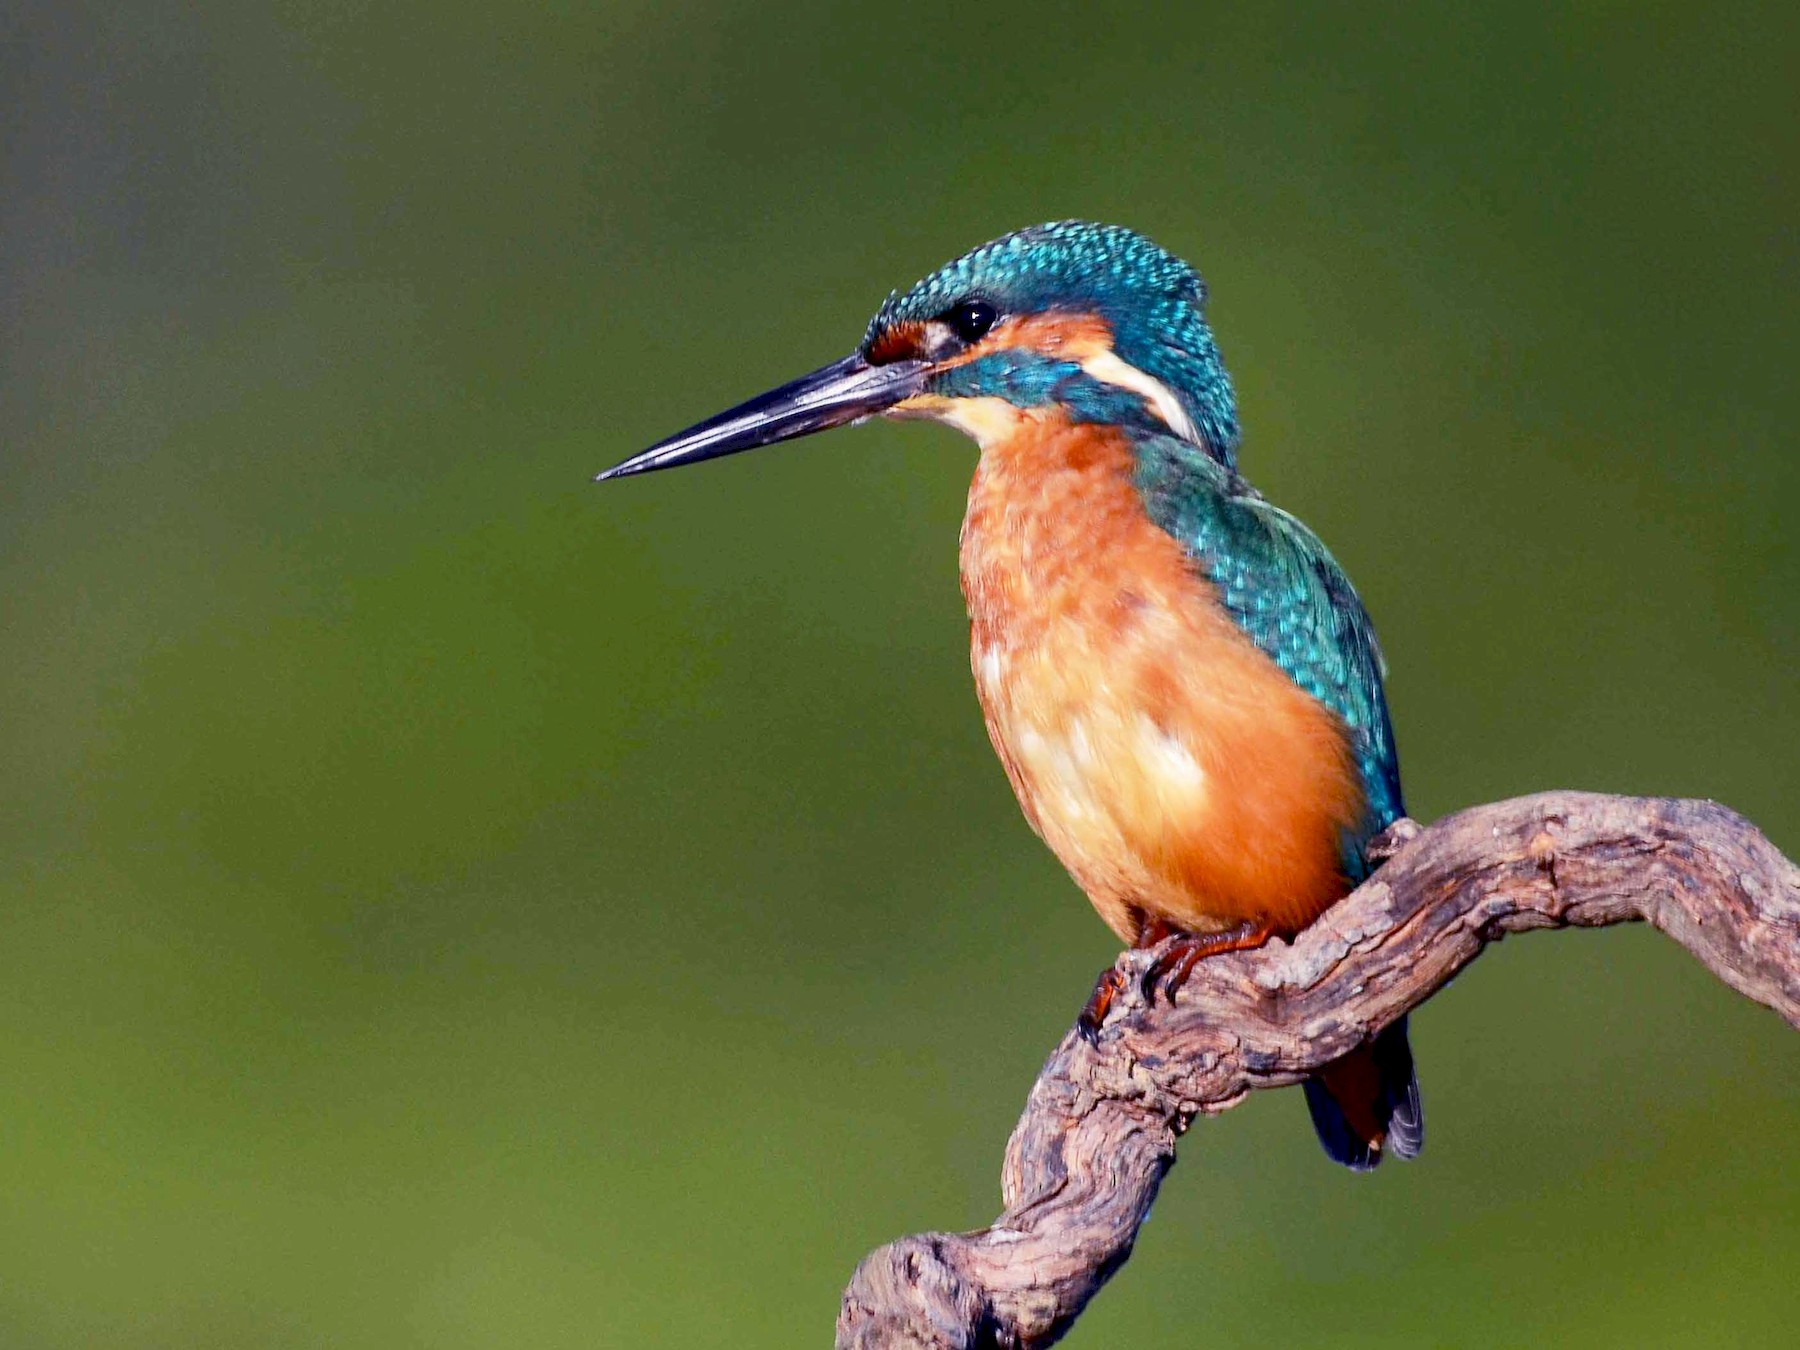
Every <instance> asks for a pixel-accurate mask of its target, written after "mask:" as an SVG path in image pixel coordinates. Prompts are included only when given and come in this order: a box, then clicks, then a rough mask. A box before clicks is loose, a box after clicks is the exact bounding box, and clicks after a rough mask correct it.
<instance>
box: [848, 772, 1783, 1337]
mask: <svg viewBox="0 0 1800 1350" xmlns="http://www.w3.org/2000/svg"><path fill="white" fill-rule="evenodd" d="M1377 851H1378V852H1379V853H1380V854H1381V855H1383V856H1386V857H1387V859H1388V860H1387V861H1386V863H1385V864H1384V865H1383V866H1382V867H1381V869H1380V870H1379V871H1378V872H1377V874H1376V875H1375V876H1374V877H1373V878H1372V879H1371V880H1369V881H1368V882H1366V883H1364V884H1363V885H1362V886H1361V887H1359V888H1358V889H1357V890H1356V892H1355V893H1354V894H1352V895H1350V896H1347V897H1346V898H1345V899H1344V900H1343V901H1341V902H1340V903H1339V904H1337V905H1336V906H1334V907H1333V908H1332V909H1331V910H1330V911H1329V912H1327V913H1326V914H1325V915H1324V916H1323V917H1322V918H1321V919H1320V920H1319V921H1318V922H1317V923H1315V924H1314V925H1313V926H1312V927H1311V928H1309V929H1307V930H1306V931H1305V932H1304V933H1302V934H1301V935H1300V936H1299V937H1298V938H1297V939H1296V940H1295V941H1294V943H1293V945H1292V946H1288V945H1285V944H1281V943H1275V944H1272V945H1271V946H1270V947H1268V948H1265V949H1264V950H1262V951H1259V952H1253V953H1247V954H1244V955H1233V956H1221V957H1216V958H1214V959H1212V960H1208V961H1203V962H1201V963H1200V965H1199V966H1198V967H1196V969H1195V970H1194V973H1193V976H1192V977H1191V978H1190V979H1189V981H1188V983H1187V986H1186V988H1185V989H1184V990H1183V991H1182V993H1181V996H1180V999H1179V1001H1178V1004H1177V1005H1176V1006H1175V1007H1173V1008H1171V1007H1169V1006H1168V1005H1167V1004H1165V1003H1157V1004H1155V1005H1152V1004H1150V1003H1149V1002H1147V1001H1146V999H1145V998H1144V995H1143V993H1142V991H1141V989H1140V987H1139V981H1140V977H1141V976H1142V974H1143V972H1144V970H1145V968H1146V966H1147V964H1148V961H1149V958H1150V955H1151V954H1150V953H1147V952H1138V951H1130V952H1126V953H1125V954H1123V955H1122V956H1120V958H1119V962H1118V965H1119V969H1120V970H1121V971H1122V972H1123V973H1125V974H1126V975H1127V976H1129V977H1130V978H1129V979H1128V980H1127V981H1126V982H1125V987H1126V990H1127V992H1126V993H1125V994H1122V995H1121V996H1120V997H1119V998H1118V999H1116V1000H1115V1001H1114V1004H1113V1007H1112V1010H1111V1012H1110V1013H1109V1015H1108V1017H1107V1020H1106V1022H1105V1024H1104V1025H1103V1026H1102V1027H1101V1029H1100V1032H1099V1035H1098V1036H1097V1037H1096V1038H1095V1039H1094V1040H1092V1041H1089V1040H1088V1039H1086V1038H1084V1037H1082V1036H1081V1035H1079V1034H1078V1033H1076V1032H1074V1031H1071V1032H1070V1033H1069V1034H1068V1035H1067V1036H1065V1037H1064V1038H1063V1041H1062V1044H1061V1045H1059V1046H1058V1047H1057V1048H1056V1051H1055V1053H1053V1054H1052V1055H1051V1056H1050V1059H1049V1062H1048V1063H1046V1064H1045V1065H1044V1068H1043V1072H1042V1073H1041V1074H1039V1076H1038V1080H1037V1083H1036V1085H1035V1086H1034V1087H1033V1088H1032V1091H1031V1097H1030V1100H1029V1101H1028V1102H1027V1103H1026V1106H1025V1114H1024V1116H1023V1117H1022V1118H1021V1119H1020V1121H1019V1124H1018V1127H1017V1128H1016V1129H1014V1131H1013V1135H1012V1139H1011V1140H1010V1141H1009V1142H1008V1144H1007V1147H1006V1162H1005V1169H1004V1173H1003V1177H1002V1194H1003V1197H1004V1199H1005V1202H1006V1211H1005V1212H1004V1213H1003V1214H1001V1216H1000V1217H999V1218H998V1219H996V1220H995V1221H994V1223H993V1225H992V1226H991V1227H988V1228H984V1229H981V1230H980V1231H978V1232H973V1233H961V1234H950V1233H927V1234H923V1235H921V1236H917V1237H909V1238H903V1239H901V1240H900V1241H898V1242H895V1243H891V1244H889V1245H888V1246H886V1247H882V1248H880V1249H878V1250H877V1251H875V1252H874V1253H872V1254H871V1255H870V1256H869V1257H868V1258H867V1259H866V1260H864V1261H863V1263H862V1264H861V1265H860V1266H858V1267H857V1270H856V1274H855V1275H854V1276H853V1277H852V1278H851V1281H850V1287H849V1288H848V1289H846V1290H845V1291H844V1299H843V1306H842V1310H841V1312H840V1313H839V1316H838V1327H837V1344H838V1346H839V1347H840V1350H902V1348H905V1350H927V1348H929V1350H952V1348H954V1350H977V1348H978V1347H994V1348H996V1350H999V1348H1006V1350H1035V1347H1040V1346H1047V1345H1050V1344H1052V1343H1053V1342H1055V1341H1056V1340H1057V1339H1058V1338H1060V1337H1061V1336H1062V1335H1063V1334H1064V1333H1065V1332H1066V1331H1067V1330H1068V1329H1069V1327H1070V1325H1071V1324H1072V1323H1073V1322H1074V1320H1075V1318H1076V1317H1077V1316H1078V1315H1079V1314H1080V1312H1081V1310H1082V1308H1083V1307H1085V1306H1086V1304H1087V1301H1088V1300H1089V1299H1090V1298H1092V1297H1093V1296H1094V1294H1095V1293H1096V1292H1097V1291H1098V1290H1099V1288H1100V1286H1101V1285H1102V1284H1104V1283H1105V1282H1106V1280H1107V1279H1108V1278H1109V1277H1110V1276H1111V1275H1112V1273H1113V1272H1114V1271H1115V1270H1117V1269H1118V1268H1119V1267H1120V1266H1121V1265H1122V1264H1123V1263H1124V1262H1125V1260H1126V1258H1127V1257H1129V1256H1130V1255H1131V1244H1132V1242H1133V1240H1134V1239H1135V1238H1136V1236H1137V1231H1138V1227H1139V1225H1140V1224H1142V1223H1143V1221H1144V1218H1145V1216H1146V1215H1147V1214H1148V1213H1149V1209H1150V1202H1151V1201H1152V1200H1154V1199H1155V1198H1156V1190H1157V1187H1158V1185H1160V1183H1161V1182H1162V1178H1163V1174H1164V1173H1165V1172H1167V1171H1168V1169H1169V1167H1170V1165H1171V1164H1172V1163H1173V1162H1174V1160H1175V1141H1176V1140H1177V1139H1178V1138H1180V1136H1181V1134H1182V1132H1183V1131H1185V1130H1186V1129H1187V1127H1188V1125H1189V1124H1190V1123H1192V1121H1193V1119H1194V1117H1195V1116H1197V1115H1216V1114H1218V1113H1219V1112H1221V1111H1226V1110H1229V1109H1230V1108H1231V1107H1233V1106H1235V1105H1237V1104H1238V1103H1239V1102H1241V1101H1242V1100H1243V1099H1244V1098H1245V1097H1246V1096H1248V1095H1249V1093H1250V1092H1251V1091H1252V1090H1253V1089H1256V1088H1268V1087H1285V1086H1287V1085H1289V1084H1292V1083H1297V1082H1299V1081H1301V1080H1302V1079H1304V1078H1306V1077H1308V1076H1310V1075H1311V1074H1312V1073H1314V1072H1315V1071H1316V1070H1318V1069H1320V1068H1322V1067H1324V1066H1325V1065H1327V1064H1329V1063H1331V1062H1332V1061H1333V1060H1335V1059H1337V1058H1339V1057H1340V1056H1342V1055H1344V1054H1345V1053H1347V1052H1348V1051H1350V1050H1352V1049H1355V1048H1356V1047H1357V1046H1359V1045H1362V1044H1365V1043H1366V1042H1368V1041H1369V1040H1371V1039H1372V1038H1373V1037H1374V1036H1375V1035H1376V1034H1377V1033H1378V1032H1380V1031H1381V1030H1382V1029H1383V1028H1384V1027H1387V1026H1388V1025H1390V1024H1391V1023H1393V1022H1394V1021H1395V1020H1396V1019H1398V1018H1399V1017H1401V1016H1403V1015H1404V1014H1405V1013H1406V1012H1408V1011H1409V1010H1411V1009H1413V1008H1416V1007H1417V1006H1418V1005H1419V1004H1421V1003H1423V1002H1424V1001H1425V1000H1426V999H1428V998H1430V997H1431V996H1432V995H1433V994H1435V993H1436V992H1437V991H1438V990H1440V989H1442V988H1443V987H1444V986H1445V985H1446V984H1448V983H1449V982H1450V980H1451V979H1452V978H1453V977H1454V976H1455V975H1456V974H1457V972H1458V971H1460V970H1461V969H1462V968H1463V967H1464V966H1466V965H1468V964H1469V962H1471V961H1473V960H1474V959H1475V958H1476V957H1477V956H1478V955H1480V953H1481V951H1482V950H1483V948H1485V947H1486V946H1487V945H1488V944H1489V943H1491V942H1496V941H1498V940H1499V939H1500V938H1501V937H1503V936H1504V935H1505V934H1507V933H1520V932H1526V931H1528V930H1530V929H1534V928H1601V927H1605V926H1606V925H1608V924H1615V923H1631V922H1636V921H1642V922H1645V923H1648V924H1651V925H1652V926H1654V927H1656V928H1658V929H1660V930H1661V931H1662V932H1664V933H1667V934H1668V935H1669V936H1670V937H1672V938H1674V939H1675V941H1677V942H1679V943H1680V944H1681V945H1682V946H1683V947H1685V948H1687V950H1688V951H1689V952H1691V953H1692V954H1693V955H1694V957H1695V958H1696V959H1697V960H1698V961H1699V962H1700V963H1701V964H1702V965H1704V966H1705V967H1706V968H1707V969H1708V970H1710V971H1711V972H1712V973H1713V974H1714V975H1716V976H1718V977H1719V978H1720V979H1721V980H1723V981H1725V983H1726V984H1728V985H1730V986H1731V987H1732V988H1733V989H1735V990H1737V991H1738V992H1739V993H1741V994H1743V995H1745V996H1746V997H1748V998H1753V999H1755V1000H1756V1001H1757V1002H1758V1003H1762V1004H1765V1005H1767V1006H1768V1007H1771V1008H1773V1009H1775V1011H1776V1012H1778V1013H1780V1014H1781V1016H1782V1017H1784V1018H1786V1019H1787V1021H1788V1022H1789V1023H1790V1024H1791V1025H1793V1026H1795V1027H1800V868H1796V867H1795V865H1794V864H1793V863H1791V862H1789V861H1788V860H1787V859H1786V858H1785V857H1783V856H1782V855H1781V854H1780V853H1779V852H1778V851H1777V850H1776V849H1775V847H1774V845H1772V844H1770V843H1769V841H1768V840H1767V839H1765V838H1764V837H1763V836H1762V834H1761V833H1760V832H1759V831H1758V830H1757V829H1756V828H1755V827H1754V826H1753V825H1751V824H1750V823H1749V822H1748V821H1746V820H1745V819H1743V817H1741V816H1739V815H1737V814H1736V813H1735V812H1732V811H1729V810H1727V809H1726V808H1724V807H1722V806H1719V805H1717V804H1715V803H1713V802H1705V801H1678V800H1673V799H1666V798H1638V797H1607V796H1599V795H1594V794H1588V793H1577V792H1547V793H1542V794H1539V795H1537V796H1533V797H1520V798H1516V799H1514V800H1512V801H1506V802H1497V803H1494V804H1492V805H1489V806H1479V807H1475V808H1473V809H1471V810H1468V811H1464V812H1461V813H1460V814H1458V815H1454V816H1451V817H1448V818H1447V819H1445V820H1441V821H1438V822H1437V823H1436V824H1434V825H1431V826H1429V827H1427V828H1424V829H1421V828H1420V827H1419V826H1418V825H1416V824H1414V823H1413V822H1412V821H1400V822H1398V823H1397V824H1396V825H1395V826H1394V827H1393V828H1392V829H1390V830H1389V831H1388V833H1387V834H1386V835H1385V836H1383V838H1382V839H1381V840H1378V841H1377Z"/></svg>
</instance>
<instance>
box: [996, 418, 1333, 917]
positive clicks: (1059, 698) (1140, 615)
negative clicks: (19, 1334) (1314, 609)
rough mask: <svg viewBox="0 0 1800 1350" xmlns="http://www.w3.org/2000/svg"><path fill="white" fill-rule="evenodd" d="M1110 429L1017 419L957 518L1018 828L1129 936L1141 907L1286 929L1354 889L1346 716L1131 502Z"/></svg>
mask: <svg viewBox="0 0 1800 1350" xmlns="http://www.w3.org/2000/svg"><path fill="white" fill-rule="evenodd" d="M1131 469H1132V452H1131V448H1130V445H1129V443H1128V442H1127V440H1126V439H1125V437H1124V436H1123V435H1122V434H1121V433H1119V432H1116V431H1114V430H1111V429H1109V428H1105V427H1097V426H1071V425H1069V424H1068V423H1067V421H1065V420H1063V419H1062V418H1060V417H1057V416H1054V415H1052V416H1031V417H1025V418H1021V419H1019V421H1018V423H1017V427H1016V429H1015V430H1014V431H1013V432H1012V434H1010V435H1006V436H1003V437H995V438H993V439H991V440H989V441H988V442H987V444H986V445H985V447H984V449H983V453H982V458H981V464H980V467H979V468H978V469H977V471H976V475H975V481H974V483H973V485H972V486H971V488H970V490H969V509H968V515H967V517H966V518H965V520H964V522H963V536H962V578H963V592H964V595H965V597H966V598H967V600H968V606H969V618H970V637H971V648H972V650H971V662H972V664H973V666H974V670H975V682H976V689H977V691H978V693H979V695H980V698H981V705H982V710H983V711H984V713H985V714H986V716H987V724H988V732H989V734H990V735H991V736H992V738H993V741H994V748H995V749H996V750H997V751H998V752H999V755H1000V759H1001V762H1002V763H1003V764H1004V765H1005V767H1006V772H1007V776H1008V778H1010V779H1011V781H1012V784H1013V788H1014V790H1015V791H1016V792H1017V793H1018V796H1019V801H1020V804H1021V805H1022V806H1023V807H1024V809H1025V814H1026V816H1027V818H1029V819H1030V821H1031V823H1032V825H1033V827H1034V828H1035V829H1036V830H1037V831H1038V833H1039V834H1040V835H1042V836H1043V838H1044V840H1045V842H1046V843H1048V844H1049V845H1050V847H1051V849H1052V850H1054V851H1055V853H1056V855H1057V857H1058V858H1059V859H1061V861H1062V863H1063V865H1064V866H1065V867H1067V868H1068V869H1069V871H1070V873H1071V874H1072V875H1073V876H1074V878H1075V880H1076V882H1077V883H1078V884H1079V885H1080V886H1081V887H1082V889H1083V890H1085V891H1086V892H1087V894H1088V896H1089V898H1090V899H1091V900H1092V901H1093V903H1094V907H1095V908H1096V909H1097V910H1098V911H1099V912H1100V916H1101V917H1102V918H1103V919H1105V920H1106V922H1107V924H1108V925H1109V926H1110V927H1111V928H1112V929H1113V931H1114V932H1116V933H1118V934H1119V936H1120V937H1121V938H1123V939H1124V940H1125V941H1127V942H1131V941H1135V940H1136V938H1137V936H1138V933H1139V930H1140V929H1141V927H1142V926H1143V925H1144V923H1145V922H1146V921H1147V920H1150V919H1154V918H1161V919H1163V920H1165V921H1166V922H1168V923H1170V924H1172V925H1174V926H1176V927H1178V928H1182V929H1185V930H1187V931H1189V932H1196V933H1205V932H1216V931H1221V930H1223V929H1226V928H1230V927H1233V926H1235V925H1236V924H1238V923H1241V922H1244V921H1246V920H1251V921H1266V922H1268V923H1270V924H1271V925H1272V926H1274V927H1275V928H1277V929H1278V930H1281V931H1287V932H1293V931H1297V930H1298V929H1300V928H1302V927H1304V926H1305V925H1306V924H1308V923H1310V922H1311V921H1312V920H1313V919H1314V918H1315V917H1316V916H1317V915H1318V914H1319V913H1320V912H1322V911H1323V910H1324V909H1325V908H1326V907H1327V906H1329V905H1330V904H1331V903H1332V902H1333V901H1334V900H1336V899H1337V898H1338V897H1339V896H1341V895H1342V894H1344V892H1345V891H1346V890H1347V889H1348V885H1347V883H1346V881H1345V880H1344V877H1343V875H1342V871H1341V867H1340V863H1339V860H1338V841H1339V837H1340V833H1341V831H1342V830H1344V829H1345V828H1346V827H1348V826H1349V825H1350V824H1351V823H1352V822H1353V821H1354V820H1356V819H1357V817H1358V815H1359V814H1360V811H1361V808H1362V799H1361V789H1360V785H1359V782H1358V780H1357V777H1356V774H1355V770H1354V766H1353V764H1352V761H1351V757H1350V754H1349V750H1348V743H1347V740H1346V737H1345V733H1344V728H1343V725H1342V723H1341V722H1339V721H1338V719H1337V718H1336V716H1335V715H1334V714H1333V713H1332V712H1331V711H1330V710H1329V709H1327V708H1325V707H1324V705H1322V704H1320V703H1318V702H1316V701H1315V700H1314V699H1312V698H1310V697H1309V696H1307V695H1306V694H1305V693H1303V692H1302V691H1301V690H1300V689H1299V688H1298V687H1297V686H1296V685H1295V684H1294V683H1293V682H1292V681H1291V680H1289V679H1288V677H1287V676H1286V675H1285V674H1283V673H1282V671H1281V669H1280V668H1279V667H1278V666H1276V665H1275V663H1274V662H1273V661H1271V660H1270V659H1269V658H1268V657H1267V656H1265V655H1264V654H1263V653H1262V651H1261V650H1260V649H1258V648H1257V647H1256V645H1255V644H1254V643H1253V642H1251V641H1250V639H1249V638H1248V637H1247V636H1245V634H1244V633H1243V632H1242V631H1241V630H1240V629H1238V627H1237V626H1236V624H1234V623H1233V622H1232V620H1231V618H1230V616H1229V615H1228V614H1226V613H1225V611H1224V609H1223V608H1222V607H1221V606H1220V604H1219V602H1218V598H1217V595H1216V593H1215V592H1214V590H1213V588H1212V586H1211V584H1210V583H1209V582H1207V581H1206V580H1205V579H1204V578H1203V577H1202V576H1200V575H1199V574H1198V573H1197V572H1196V570H1195V569H1194V567H1193V564H1192V563H1191V562H1190V561H1189V560H1188V558H1187V557H1186V556H1185V554H1184V553H1183V552H1182V550H1181V547H1180V546H1179V545H1178V544H1177V543H1176V542H1175V541H1174V540H1173V539H1172V538H1170V537H1169V536H1168V535H1167V534H1165V533H1164V532H1163V531H1161V530H1160V529H1158V528H1157V527H1156V526H1155V525H1154V524H1153V523H1152V522H1151V521H1150V519H1149V517H1148V516H1147V515H1146V514H1145V512H1144V508H1143V505H1142V503H1141V501H1140V500H1139V498H1138V495H1137V492H1136V490H1135V489H1134V488H1133V487H1132V484H1131Z"/></svg>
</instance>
